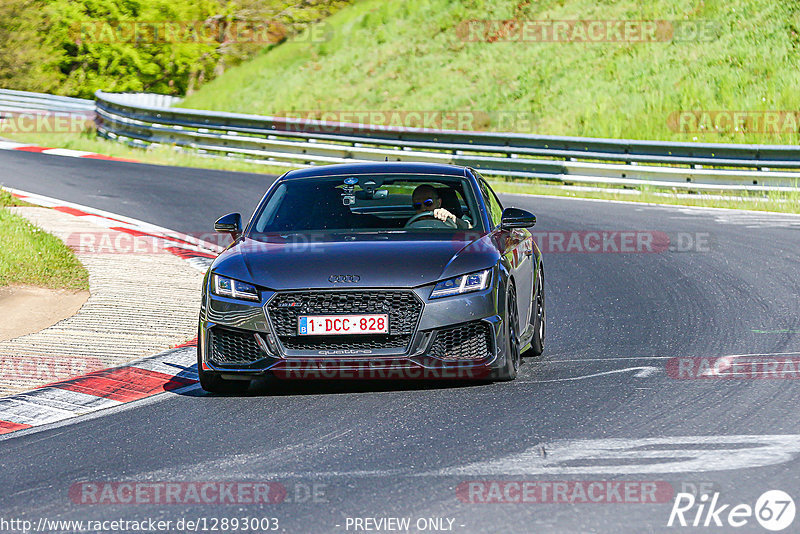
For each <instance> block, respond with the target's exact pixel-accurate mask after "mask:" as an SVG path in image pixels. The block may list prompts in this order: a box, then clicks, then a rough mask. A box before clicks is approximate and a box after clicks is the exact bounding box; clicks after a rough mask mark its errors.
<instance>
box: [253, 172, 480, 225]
mask: <svg viewBox="0 0 800 534" xmlns="http://www.w3.org/2000/svg"><path fill="white" fill-rule="evenodd" d="M477 206H478V204H477V202H476V199H475V194H474V192H473V190H472V186H471V185H470V182H469V181H468V180H467V179H466V178H462V177H455V176H436V175H400V174H391V175H342V176H325V177H315V178H300V179H295V180H287V181H284V182H282V183H281V184H279V185H278V186H277V187H276V188H275V189H274V190H273V192H272V194H271V195H270V196H269V197H268V198H267V199H265V201H264V202H263V203H262V205H261V206H260V207H259V209H258V210H257V212H256V215H255V217H254V221H255V222H254V224H253V225H252V227H251V230H250V236H251V237H252V236H253V234H264V233H276V232H277V233H286V232H310V231H331V230H346V231H353V230H356V231H359V230H361V231H399V232H402V231H411V230H413V231H425V232H453V231H457V230H465V229H470V230H476V231H483V222H482V220H481V217H480V216H479V215H478V214H479V210H478V207H477Z"/></svg>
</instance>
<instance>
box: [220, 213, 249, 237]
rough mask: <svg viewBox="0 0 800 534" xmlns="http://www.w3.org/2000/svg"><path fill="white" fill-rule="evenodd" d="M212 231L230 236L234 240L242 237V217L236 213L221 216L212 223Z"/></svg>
mask: <svg viewBox="0 0 800 534" xmlns="http://www.w3.org/2000/svg"><path fill="white" fill-rule="evenodd" d="M214 231H215V232H221V233H227V234H231V237H233V238H234V239H236V238H238V237H239V236H240V235H242V216H241V215H239V214H238V213H229V214H227V215H223V216H222V217H220V218H219V219H217V222H215V223H214Z"/></svg>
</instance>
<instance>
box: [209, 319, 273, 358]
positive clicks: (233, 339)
mask: <svg viewBox="0 0 800 534" xmlns="http://www.w3.org/2000/svg"><path fill="white" fill-rule="evenodd" d="M209 346H210V352H211V358H210V359H211V361H212V362H213V363H216V364H220V365H249V364H251V363H254V362H256V361H258V360H260V359H261V358H264V357H265V354H264V353H263V352H262V351H261V348H259V346H258V343H257V342H256V338H255V333H254V332H242V331H238V330H229V329H227V328H220V327H218V326H217V327H214V328H212V329H211V330H210V331H209Z"/></svg>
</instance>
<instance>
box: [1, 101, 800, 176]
mask: <svg viewBox="0 0 800 534" xmlns="http://www.w3.org/2000/svg"><path fill="white" fill-rule="evenodd" d="M95 97H96V101H94V102H92V101H90V100H80V99H73V98H67V97H56V96H51V95H42V94H37V93H24V92H20V91H6V90H0V111H2V110H3V109H4V108H3V107H2V106H3V102H4V101H5V102H9V103H16V104H17V105H18V106H20V107H24V106H41V108H37V109H45V108H46V109H48V110H51V111H53V110H57V111H67V112H69V111H78V110H80V111H87V110H95V111H96V116H95V122H96V124H97V131H98V135H100V136H102V137H106V138H109V139H114V140H117V141H121V142H125V143H128V144H131V145H134V146H139V147H143V148H146V147H149V146H153V145H168V146H174V147H177V148H179V149H183V150H190V151H195V152H197V153H199V154H201V155H204V156H211V157H227V158H237V159H246V160H249V161H255V162H259V163H265V164H270V165H284V166H296V167H301V166H311V165H321V164H329V163H345V162H354V161H384V160H389V161H428V162H437V163H450V164H454V165H463V166H468V167H472V168H475V169H477V170H478V171H480V172H481V173H482V174H484V175H487V176H509V177H514V178H522V179H526V178H527V179H534V178H535V179H543V180H552V181H558V182H566V183H586V184H613V185H624V186H633V187H636V186H643V185H645V186H652V187H659V188H675V189H689V190H703V189H707V190H735V191H746V190H751V191H768V190H787V191H789V190H790V191H797V190H798V185H799V184H800V146H785V145H735V144H705V143H675V142H665V141H636V140H617V139H595V138H582V137H557V136H542V135H529V134H518V133H494V132H465V131H453V130H430V129H428V130H426V129H414V128H394V127H387V126H373V125H365V124H346V123H331V122H324V121H314V120H303V119H294V118H283V117H268V116H258V115H243V114H237V113H224V112H213V111H200V110H192V109H183V108H176V107H171V106H174V105H175V104H176V103H177V102H178V99H176V98H175V97H169V96H165V95H151V94H135V93H130V94H112V93H104V92H102V91H98V92H97V93H96V94H95ZM48 106H49V107H48ZM27 109H32V108H30V107H28V108H27ZM776 169H778V170H776Z"/></svg>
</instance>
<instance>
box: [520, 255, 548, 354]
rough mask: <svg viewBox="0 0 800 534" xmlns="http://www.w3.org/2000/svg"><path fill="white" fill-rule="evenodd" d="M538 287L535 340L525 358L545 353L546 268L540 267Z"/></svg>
mask: <svg viewBox="0 0 800 534" xmlns="http://www.w3.org/2000/svg"><path fill="white" fill-rule="evenodd" d="M537 279H538V280H537V281H536V287H537V289H538V291H537V292H536V293H535V294H534V299H533V305H534V309H535V311H534V315H533V339H531V348H530V349H528V350H527V351H525V354H524V356H540V355H541V354H542V352H544V335H545V325H546V323H547V313H546V308H545V298H544V268H543V267H542V266H541V265H540V266H539V274H538V276H537Z"/></svg>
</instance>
